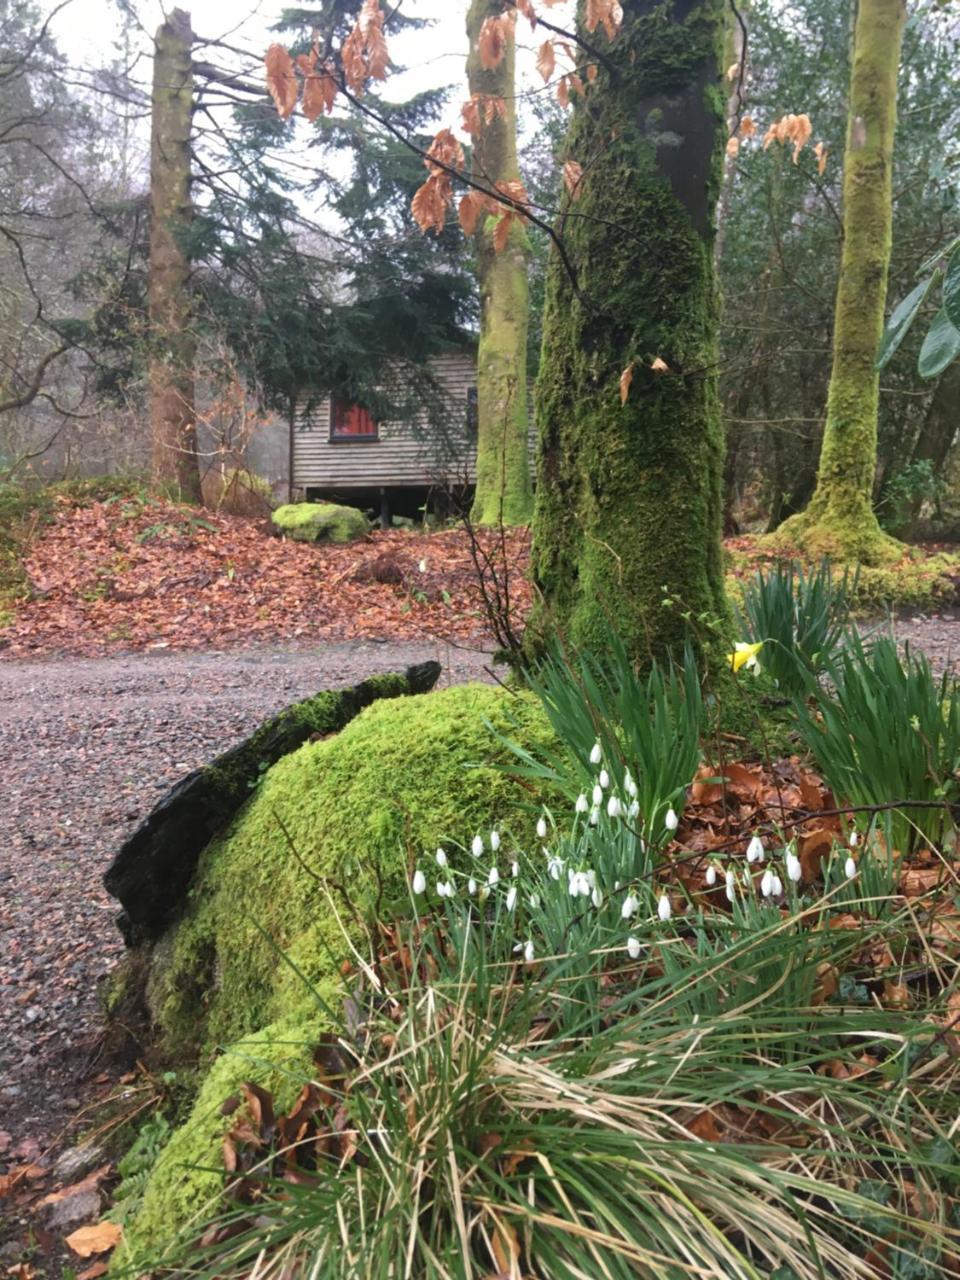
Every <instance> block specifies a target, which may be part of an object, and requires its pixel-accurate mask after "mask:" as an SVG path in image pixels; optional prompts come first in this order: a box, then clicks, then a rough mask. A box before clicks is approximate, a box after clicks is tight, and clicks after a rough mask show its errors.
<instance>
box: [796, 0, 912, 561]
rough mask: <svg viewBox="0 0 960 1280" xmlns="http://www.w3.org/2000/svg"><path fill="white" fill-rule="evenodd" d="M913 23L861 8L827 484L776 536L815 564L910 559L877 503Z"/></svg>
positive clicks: (892, 9)
mask: <svg viewBox="0 0 960 1280" xmlns="http://www.w3.org/2000/svg"><path fill="white" fill-rule="evenodd" d="M905 17H906V10H905V6H904V4H903V0H863V2H862V3H861V4H860V5H859V7H858V11H857V25H856V33H855V36H854V55H853V75H852V79H851V85H850V107H849V126H848V131H847V143H846V150H845V152H844V161H843V164H844V174H843V211H844V213H843V254H842V257H841V261H840V279H839V285H838V288H837V304H836V316H835V319H834V330H833V367H832V370H831V374H830V390H829V394H828V397H827V420H826V425H825V427H824V433H823V445H822V447H821V451H820V466H819V469H818V473H817V487H816V490H815V492H814V495H813V498H812V499H811V501H810V506H809V507H808V509H807V510H806V511H803V512H801V513H800V514H799V515H798V516H794V517H793V518H792V519H790V520H788V521H787V522H786V523H785V524H784V525H782V526H781V527H780V529H778V530H777V532H776V533H775V534H773V535H772V540H773V544H774V545H784V544H792V545H795V546H800V547H802V548H803V550H804V551H805V552H806V553H807V554H808V555H810V556H811V557H813V558H814V559H817V558H820V557H822V556H824V555H829V556H831V557H832V558H833V559H836V560H846V561H856V562H858V563H860V564H866V565H874V566H882V565H889V564H892V563H894V562H895V561H897V560H898V559H899V558H900V557H901V556H902V554H903V547H902V546H901V545H900V544H899V543H898V542H896V541H895V540H894V539H893V538H891V537H889V536H888V535H887V534H885V533H883V531H882V530H881V528H880V525H879V523H878V521H877V517H876V515H875V513H874V511H873V506H872V502H871V498H872V493H873V484H874V477H875V474H876V466H877V415H878V409H879V397H880V375H879V373H878V372H877V368H876V359H877V352H878V350H879V347H880V335H881V333H882V332H883V311H884V304H885V301H886V296H887V274H888V271H889V268H890V249H891V244H892V233H893V204H892V174H893V138H894V131H895V129H896V119H897V71H898V67H899V63H900V43H901V38H902V34H903V25H904V20H905Z"/></svg>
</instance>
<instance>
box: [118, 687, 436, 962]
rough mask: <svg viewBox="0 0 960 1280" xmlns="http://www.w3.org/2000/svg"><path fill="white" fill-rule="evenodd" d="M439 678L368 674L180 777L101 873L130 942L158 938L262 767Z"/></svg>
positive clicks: (299, 706)
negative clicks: (387, 700) (384, 700)
mask: <svg viewBox="0 0 960 1280" xmlns="http://www.w3.org/2000/svg"><path fill="white" fill-rule="evenodd" d="M439 675H440V666H439V664H438V663H436V662H424V663H421V664H420V665H419V666H415V667H408V668H407V670H406V672H404V673H403V674H399V673H398V674H385V675H379V676H371V677H370V678H369V679H367V680H363V681H361V683H360V684H358V685H355V686H354V687H353V688H349V689H333V690H328V691H326V692H323V693H318V694H316V695H315V696H314V697H312V698H305V699H304V700H303V701H302V702H297V703H295V704H294V705H293V706H291V707H287V708H285V709H284V710H283V711H281V712H280V714H279V715H276V716H273V717H271V718H270V719H269V720H266V721H264V723H263V724H262V725H261V726H260V727H259V729H257V730H256V732H255V733H253V734H251V736H250V737H249V738H247V739H245V740H244V741H243V742H241V743H240V744H239V745H238V746H236V747H234V748H233V749H232V750H231V751H227V752H225V753H224V754H223V755H221V756H217V758H216V759H215V760H213V761H212V762H211V763H210V764H208V765H204V766H203V767H202V768H200V769H195V770H194V771H193V772H192V773H189V774H187V776H186V777H185V778H182V779H181V780H180V781H179V782H178V783H177V784H176V785H175V786H174V787H173V788H172V789H171V790H170V791H168V792H167V794H166V795H165V796H164V797H163V799H162V800H161V801H160V802H159V803H158V804H157V805H156V806H155V807H154V808H153V809H152V810H151V812H150V814H149V815H148V816H147V818H146V819H145V820H144V821H143V822H142V823H141V824H140V826H139V827H137V829H136V831H134V832H133V834H132V835H131V836H130V838H129V839H128V840H127V841H126V842H125V843H124V845H123V846H122V848H121V849H120V852H119V853H118V854H117V856H116V857H115V858H114V860H113V862H112V863H111V865H110V867H109V869H108V870H107V872H106V875H105V876H104V885H105V886H106V889H107V892H108V893H110V894H112V895H113V897H115V898H117V899H118V900H119V902H120V903H121V905H122V906H123V914H122V915H121V916H120V919H119V921H118V923H119V926H120V929H121V931H122V932H123V935H124V938H125V939H126V941H127V943H128V945H135V944H137V943H141V942H144V941H148V940H150V939H153V938H157V937H160V936H161V935H162V933H163V932H164V930H165V928H166V927H167V926H168V925H169V923H170V921H171V920H172V919H173V917H174V916H175V914H176V912H177V911H178V910H179V908H180V906H181V903H182V902H183V898H184V896H185V894H186V892H187V889H188V887H189V884H190V881H191V879H192V877H193V873H194V871H195V870H196V866H197V859H198V857H199V856H200V852H201V850H202V849H203V848H204V846H205V845H207V844H209V842H210V840H211V839H212V838H213V837H214V835H216V834H218V833H219V832H220V831H222V830H223V829H224V827H225V826H226V825H227V823H228V822H229V821H230V819H231V818H232V817H233V815H234V814H235V813H236V812H237V810H238V809H239V808H240V807H241V805H243V804H244V803H245V802H246V801H247V800H248V799H249V797H250V790H251V788H252V787H254V786H255V785H256V783H257V781H258V779H259V777H260V774H261V773H262V771H263V770H264V769H266V768H268V767H269V766H270V765H272V764H275V763H276V762H277V761H278V760H280V759H281V758H282V757H283V756H285V755H287V754H288V753H289V752H291V751H294V750H295V749H296V748H297V747H299V746H300V744H301V743H302V742H305V741H306V739H307V738H308V737H310V736H311V735H312V734H330V733H336V732H337V731H338V730H340V729H342V728H343V727H344V725H345V724H347V723H348V722H349V721H350V720H351V719H352V718H353V717H354V716H355V715H356V714H357V713H358V712H359V711H360V710H362V708H363V707H367V706H369V705H370V703H371V702H374V701H375V700H376V699H377V698H397V697H401V696H402V695H404V694H414V693H426V692H427V690H428V689H432V688H433V686H434V684H436V682H437V678H438V676H439Z"/></svg>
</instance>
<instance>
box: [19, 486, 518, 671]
mask: <svg viewBox="0 0 960 1280" xmlns="http://www.w3.org/2000/svg"><path fill="white" fill-rule="evenodd" d="M479 536H480V538H481V541H482V542H483V545H484V546H485V547H486V548H487V550H488V552H489V554H490V555H491V556H492V557H493V559H494V562H497V561H498V547H499V534H497V533H490V534H484V533H481V534H480V535H479ZM505 548H506V563H507V568H508V572H509V577H510V595H511V600H512V602H513V607H514V623H515V625H516V626H517V628H518V629H520V630H522V625H523V619H524V617H525V614H526V611H527V609H528V608H529V603H530V589H529V587H528V585H527V583H526V582H525V581H524V574H525V572H526V565H527V550H528V535H527V533H526V531H524V530H515V531H514V530H511V531H510V532H508V533H507V535H506V540H505ZM388 561H389V565H388ZM378 562H379V563H378ZM26 569H27V573H28V575H29V580H30V583H31V585H32V588H33V593H32V598H31V599H29V600H25V601H23V602H22V604H21V605H20V607H19V608H18V610H17V614H16V617H15V619H14V621H13V622H12V624H11V625H10V627H9V628H7V629H6V630H5V631H4V632H3V633H2V635H3V638H4V639H5V640H6V641H7V647H6V649H5V650H4V653H6V654H9V655H11V656H23V655H25V654H32V655H36V654H43V653H56V652H70V653H76V654H104V653H117V652H122V651H125V650H131V649H145V650H149V649H201V648H207V647H221V646H227V645H237V646H240V645H249V644H257V643H260V644H265V643H278V642H281V641H290V640H303V641H304V642H308V641H316V640H321V639H344V640H348V639H361V638H376V639H379V638H385V637H389V638H391V639H419V638H427V637H438V638H441V639H452V640H463V641H466V640H470V639H476V638H481V637H483V635H484V632H485V619H484V616H483V610H482V602H481V599H480V593H479V588H478V585H477V582H476V572H475V569H474V566H473V563H472V561H471V558H470V550H469V540H468V538H467V535H466V534H465V533H464V532H463V531H461V530H451V531H447V532H442V533H434V534H416V533H412V532H407V531H405V530H390V531H387V532H376V533H373V534H371V535H370V536H369V537H368V538H365V539H363V540H361V541H359V542H355V543H351V544H349V545H347V546H331V545H326V546H314V545H311V544H309V543H299V542H285V541H282V540H281V539H279V538H277V537H274V536H272V535H271V533H270V531H269V527H268V526H267V525H266V524H265V522H264V521H262V520H255V519H251V518H247V517H241V516H230V515H225V514H215V513H213V512H209V511H205V510H202V509H199V508H187V507H178V506H174V505H171V504H169V503H165V502H161V501H151V502H148V503H144V504H141V503H117V502H114V503H96V504H93V505H92V506H89V507H84V508H78V507H74V506H72V505H71V504H70V503H69V502H64V503H63V504H62V510H61V514H60V515H59V517H58V519H57V521H56V522H55V524H54V525H53V526H51V527H50V528H49V529H48V530H47V531H46V532H45V533H44V535H43V536H42V537H41V538H40V539H39V541H38V542H37V543H36V544H35V545H34V547H33V550H32V553H31V555H30V556H29V557H28V559H27V561H26Z"/></svg>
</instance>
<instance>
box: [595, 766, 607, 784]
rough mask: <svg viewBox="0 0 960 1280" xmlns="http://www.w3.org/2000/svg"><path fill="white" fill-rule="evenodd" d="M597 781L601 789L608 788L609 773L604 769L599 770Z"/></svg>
mask: <svg viewBox="0 0 960 1280" xmlns="http://www.w3.org/2000/svg"><path fill="white" fill-rule="evenodd" d="M597 781H598V782H599V783H600V785H601V787H609V785H610V775H609V773H607V771H606V769H601V770H600V777H599V778H598V779H597Z"/></svg>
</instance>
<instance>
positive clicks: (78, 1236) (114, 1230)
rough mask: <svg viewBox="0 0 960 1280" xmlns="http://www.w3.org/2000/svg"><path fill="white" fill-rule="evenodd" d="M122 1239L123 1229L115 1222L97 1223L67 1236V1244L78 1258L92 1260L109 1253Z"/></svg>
mask: <svg viewBox="0 0 960 1280" xmlns="http://www.w3.org/2000/svg"><path fill="white" fill-rule="evenodd" d="M122 1239H123V1228H122V1227H118V1226H117V1224H116V1223H115V1222H97V1223H95V1224H94V1225H93V1226H92V1227H80V1228H79V1229H78V1230H77V1231H74V1232H73V1234H72V1235H69V1236H67V1244H68V1245H69V1246H70V1248H71V1249H72V1250H73V1252H74V1253H75V1254H77V1256H78V1257H80V1258H92V1257H94V1256H95V1255H96V1254H98V1253H109V1251H110V1250H111V1249H115V1248H116V1246H117V1245H118V1244H119V1243H120V1241H121V1240H122Z"/></svg>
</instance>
